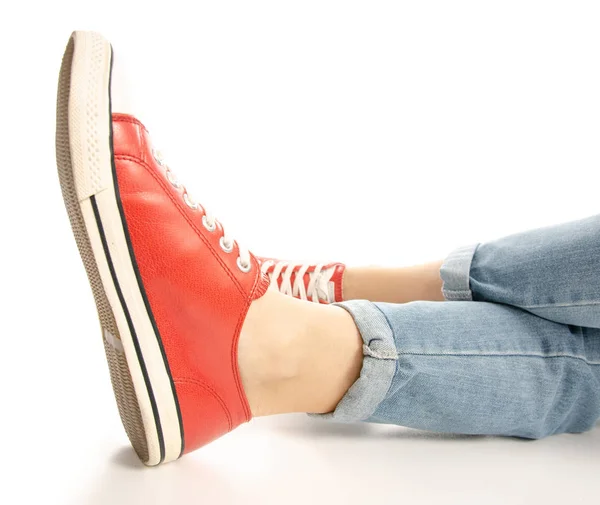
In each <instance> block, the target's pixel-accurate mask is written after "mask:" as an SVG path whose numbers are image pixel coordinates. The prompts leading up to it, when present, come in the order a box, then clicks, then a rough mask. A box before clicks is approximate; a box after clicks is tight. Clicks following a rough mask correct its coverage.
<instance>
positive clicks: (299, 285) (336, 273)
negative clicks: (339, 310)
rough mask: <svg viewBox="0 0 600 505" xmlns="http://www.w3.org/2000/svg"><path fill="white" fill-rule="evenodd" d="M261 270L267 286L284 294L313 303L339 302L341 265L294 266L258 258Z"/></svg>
mask: <svg viewBox="0 0 600 505" xmlns="http://www.w3.org/2000/svg"><path fill="white" fill-rule="evenodd" d="M260 261H261V270H262V272H263V273H264V274H266V275H267V276H268V277H269V281H270V285H271V286H272V287H274V288H275V289H277V290H279V291H280V292H281V293H283V294H284V295H290V296H293V297H295V298H298V299H300V300H308V301H312V302H316V303H334V302H341V301H342V299H343V298H342V279H343V277H344V271H345V269H346V267H345V265H343V264H342V263H327V264H324V263H314V264H311V263H293V262H288V261H281V260H274V259H269V258H260Z"/></svg>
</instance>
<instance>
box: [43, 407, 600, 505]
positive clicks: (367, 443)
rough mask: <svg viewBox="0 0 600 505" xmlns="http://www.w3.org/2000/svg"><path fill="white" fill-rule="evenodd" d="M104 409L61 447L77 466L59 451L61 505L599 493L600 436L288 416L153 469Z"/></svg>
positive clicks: (549, 497)
mask: <svg viewBox="0 0 600 505" xmlns="http://www.w3.org/2000/svg"><path fill="white" fill-rule="evenodd" d="M106 410H107V412H106V415H105V416H104V415H103V416H102V419H104V417H106V418H107V420H106V422H105V423H102V422H97V421H92V423H91V426H90V428H91V429H93V430H94V432H93V434H91V435H90V436H89V438H88V439H87V440H80V441H78V442H77V443H76V441H72V442H71V443H70V444H68V445H67V448H66V450H67V451H68V453H69V461H71V462H72V463H67V462H66V458H64V456H65V455H63V456H62V458H61V461H63V464H64V465H65V466H64V467H63V471H59V472H53V477H54V482H53V483H52V485H53V488H54V489H53V490H54V491H55V493H57V494H55V496H57V495H58V496H60V498H61V499H60V503H65V504H77V505H104V504H120V503H123V504H125V503H127V504H154V503H156V504H158V503H176V504H181V505H184V504H197V503H215V504H240V503H260V504H273V505H275V504H282V503H285V504H289V505H296V504H298V505H304V504H306V503H336V504H337V503H340V504H363V503H419V504H437V503H445V504H452V505H453V504H457V505H458V504H460V505H464V504H482V503H485V504H490V505H495V504H498V505H506V504H507V503H510V504H514V505H520V504H532V503H534V504H537V503H539V504H543V503H546V504H547V503H551V504H555V503H556V504H558V503H595V502H596V499H597V496H599V495H600V479H599V478H598V475H599V473H600V458H598V454H599V453H600V429H596V430H595V431H594V432H591V433H588V434H585V435H580V436H568V435H566V436H557V437H554V438H549V439H546V440H542V441H536V442H529V441H520V440H514V439H499V438H488V437H461V436H439V435H431V434H426V433H423V432H419V431H413V430H408V429H404V428H397V427H382V426H368V425H335V424H328V423H324V422H321V421H317V420H312V419H308V418H307V417H305V416H289V417H288V416H284V417H281V418H278V419H262V420H254V421H252V423H251V424H250V425H248V426H245V427H243V428H241V429H239V430H237V431H236V432H234V433H232V434H230V435H229V436H227V437H225V438H223V439H221V440H219V441H217V442H216V443H214V444H212V445H210V446H209V447H206V448H204V449H203V450H201V451H198V452H197V453H195V454H192V455H189V456H187V457H185V458H183V459H182V460H180V461H178V462H177V463H175V464H170V465H166V466H165V467H163V468H160V469H148V468H143V467H142V465H141V464H140V463H139V461H138V460H137V458H136V456H135V454H134V453H133V451H132V450H131V449H130V448H129V447H128V445H127V444H126V443H125V440H124V436H123V435H122V434H121V433H120V430H119V429H118V428H119V426H116V424H117V423H115V422H113V421H111V420H109V419H108V417H109V415H110V418H111V419H112V420H114V419H115V417H116V415H115V411H114V410H115V409H113V408H112V406H110V405H107V406H106ZM89 417H90V416H88V415H82V414H79V415H76V417H75V419H78V420H79V421H80V422H88V423H89V422H90V421H89ZM96 417H98V416H96ZM65 431H66V430H65ZM65 437H69V434H68V433H65Z"/></svg>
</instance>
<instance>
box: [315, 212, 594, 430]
mask: <svg viewBox="0 0 600 505" xmlns="http://www.w3.org/2000/svg"><path fill="white" fill-rule="evenodd" d="M440 275H441V278H442V280H443V283H444V284H443V293H444V296H445V298H446V300H447V301H445V302H413V303H407V304H387V303H371V302H369V301H364V300H356V301H348V302H344V303H341V304H340V305H341V306H342V307H344V308H345V309H346V310H347V311H348V312H349V313H350V314H351V315H352V317H353V318H354V321H355V322H356V325H357V327H358V329H359V331H360V333H361V335H362V338H363V341H364V346H363V350H364V360H363V367H362V371H361V374H360V378H359V379H358V380H357V381H356V382H355V383H354V385H353V386H352V387H351V388H350V389H349V390H348V392H347V393H346V395H345V396H344V397H343V398H342V400H341V401H340V403H339V404H338V406H337V407H336V409H335V411H334V412H332V413H331V414H326V415H324V416H322V417H325V418H330V419H335V420H340V421H359V420H360V421H368V422H376V423H391V424H398V425H402V426H408V427H412V428H418V429H425V430H431V431H437V432H447V433H464V434H487V435H506V436H516V437H523V438H533V439H537V438H542V437H545V436H548V435H553V434H557V433H565V432H569V433H579V432H583V431H586V430H589V429H591V428H593V427H594V425H595V424H596V422H597V421H598V420H599V419H600V216H596V217H592V218H589V219H584V220H581V221H577V222H573V223H568V224H563V225H559V226H553V227H549V228H544V229H539V230H535V231H530V232H526V233H521V234H518V235H514V236H510V237H507V238H503V239H501V240H497V241H495V242H491V243H486V244H478V245H474V246H469V247H464V248H461V249H459V250H457V251H455V252H453V253H452V254H450V255H449V256H448V258H447V259H446V261H445V262H444V264H443V266H442V269H441V272H440Z"/></svg>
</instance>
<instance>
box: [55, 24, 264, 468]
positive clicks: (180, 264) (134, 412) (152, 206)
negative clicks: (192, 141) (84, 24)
mask: <svg viewBox="0 0 600 505" xmlns="http://www.w3.org/2000/svg"><path fill="white" fill-rule="evenodd" d="M111 60H112V52H111V47H110V45H109V43H108V42H107V41H106V40H104V39H103V38H102V37H101V36H100V35H98V34H96V33H92V32H75V33H74V34H73V35H72V37H71V39H70V40H69V43H68V45H67V48H66V51H65V55H64V58H63V62H62V67H61V72H60V80H59V86H58V104H57V131H56V155H57V165H58V172H59V178H60V184H61V188H62V192H63V198H64V200H65V204H66V207H67V211H68V214H69V218H70V221H71V226H72V228H73V232H74V234H75V240H76V242H77V246H78V248H79V252H80V253H81V256H82V259H83V263H84V265H85V268H86V271H87V275H88V278H89V281H90V284H91V286H92V290H93V293H94V297H95V301H96V305H97V308H98V314H99V318H100V323H101V327H102V334H103V338H104V347H105V350H106V356H107V359H108V364H109V369H110V375H111V380H112V384H113V389H114V392H115V396H116V399H117V404H118V407H119V412H120V414H121V420H122V421H123V424H124V426H125V430H126V431H127V435H128V436H129V439H130V440H131V443H132V445H133V447H134V449H135V450H136V452H137V454H138V456H139V457H140V459H142V461H143V462H144V463H146V464H147V465H157V464H159V463H162V462H167V461H171V460H174V459H177V458H179V457H180V456H181V455H182V454H183V453H186V452H190V451H192V450H194V449H196V448H198V447H200V446H202V445H204V444H206V443H208V442H210V441H211V440H214V439H215V438H217V437H219V436H221V435H223V434H225V433H227V432H228V431H231V430H232V429H233V428H235V427H236V426H238V425H239V424H240V423H243V422H245V421H248V420H249V419H250V417H251V412H250V408H249V406H248V401H247V399H246V396H245V393H244V391H243V388H242V383H241V379H240V372H239V369H238V358H237V344H238V338H239V334H240V329H241V327H242V324H243V322H244V319H245V317H246V313H247V311H248V308H249V306H250V303H251V302H252V300H255V299H256V298H259V297H260V296H262V295H263V294H264V293H265V291H266V289H267V288H268V279H267V278H266V277H265V276H264V275H262V274H261V271H260V264H259V263H258V261H257V260H256V258H255V257H254V256H253V255H252V254H250V253H249V252H248V251H247V250H246V249H243V248H241V247H240V246H239V245H238V244H237V243H236V242H235V241H233V240H232V239H231V238H230V237H229V236H228V235H227V234H226V233H225V232H224V230H223V227H222V226H221V224H219V223H218V222H217V221H216V220H215V219H214V217H213V216H212V215H211V214H210V213H208V212H206V210H205V209H203V208H202V207H200V206H199V205H198V204H196V203H195V202H194V201H193V200H192V199H191V197H190V196H189V194H188V193H187V192H186V190H185V189H184V188H183V186H181V184H180V183H179V182H177V181H176V180H175V178H174V176H173V174H172V172H171V171H170V170H169V169H168V167H167V166H166V165H165V164H164V162H163V161H162V160H161V159H160V158H159V157H158V156H156V155H154V154H153V153H154V151H153V150H152V147H151V142H150V139H149V137H148V132H147V131H146V129H145V128H144V126H143V125H142V124H141V123H140V122H139V121H138V120H137V119H135V118H134V117H132V116H128V115H123V114H114V115H112V117H111V94H110V91H111V90H110V89H109V88H110V85H109V83H110V77H111Z"/></svg>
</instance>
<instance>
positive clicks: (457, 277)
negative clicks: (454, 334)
mask: <svg viewBox="0 0 600 505" xmlns="http://www.w3.org/2000/svg"><path fill="white" fill-rule="evenodd" d="M441 276H442V279H443V280H444V286H443V293H444V295H445V297H446V299H448V300H476V301H488V302H496V303H503V304H507V305H512V306H515V307H519V308H522V309H524V310H527V311H528V312H531V313H533V314H536V315H538V316H540V317H544V318H546V319H549V320H551V321H556V322H559V323H564V324H572V325H578V326H588V327H594V328H600V216H594V217H590V218H587V219H583V220H580V221H575V222H572V223H566V224H562V225H558V226H552V227H548V228H542V229H539V230H532V231H528V232H525V233H520V234H517V235H513V236H510V237H506V238H503V239H500V240H497V241H494V242H490V243H487V244H481V245H478V246H471V247H465V248H462V249H459V250H457V251H455V252H453V253H452V254H451V255H450V256H449V257H448V258H447V259H446V261H445V263H444V265H443V266H442V269H441Z"/></svg>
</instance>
